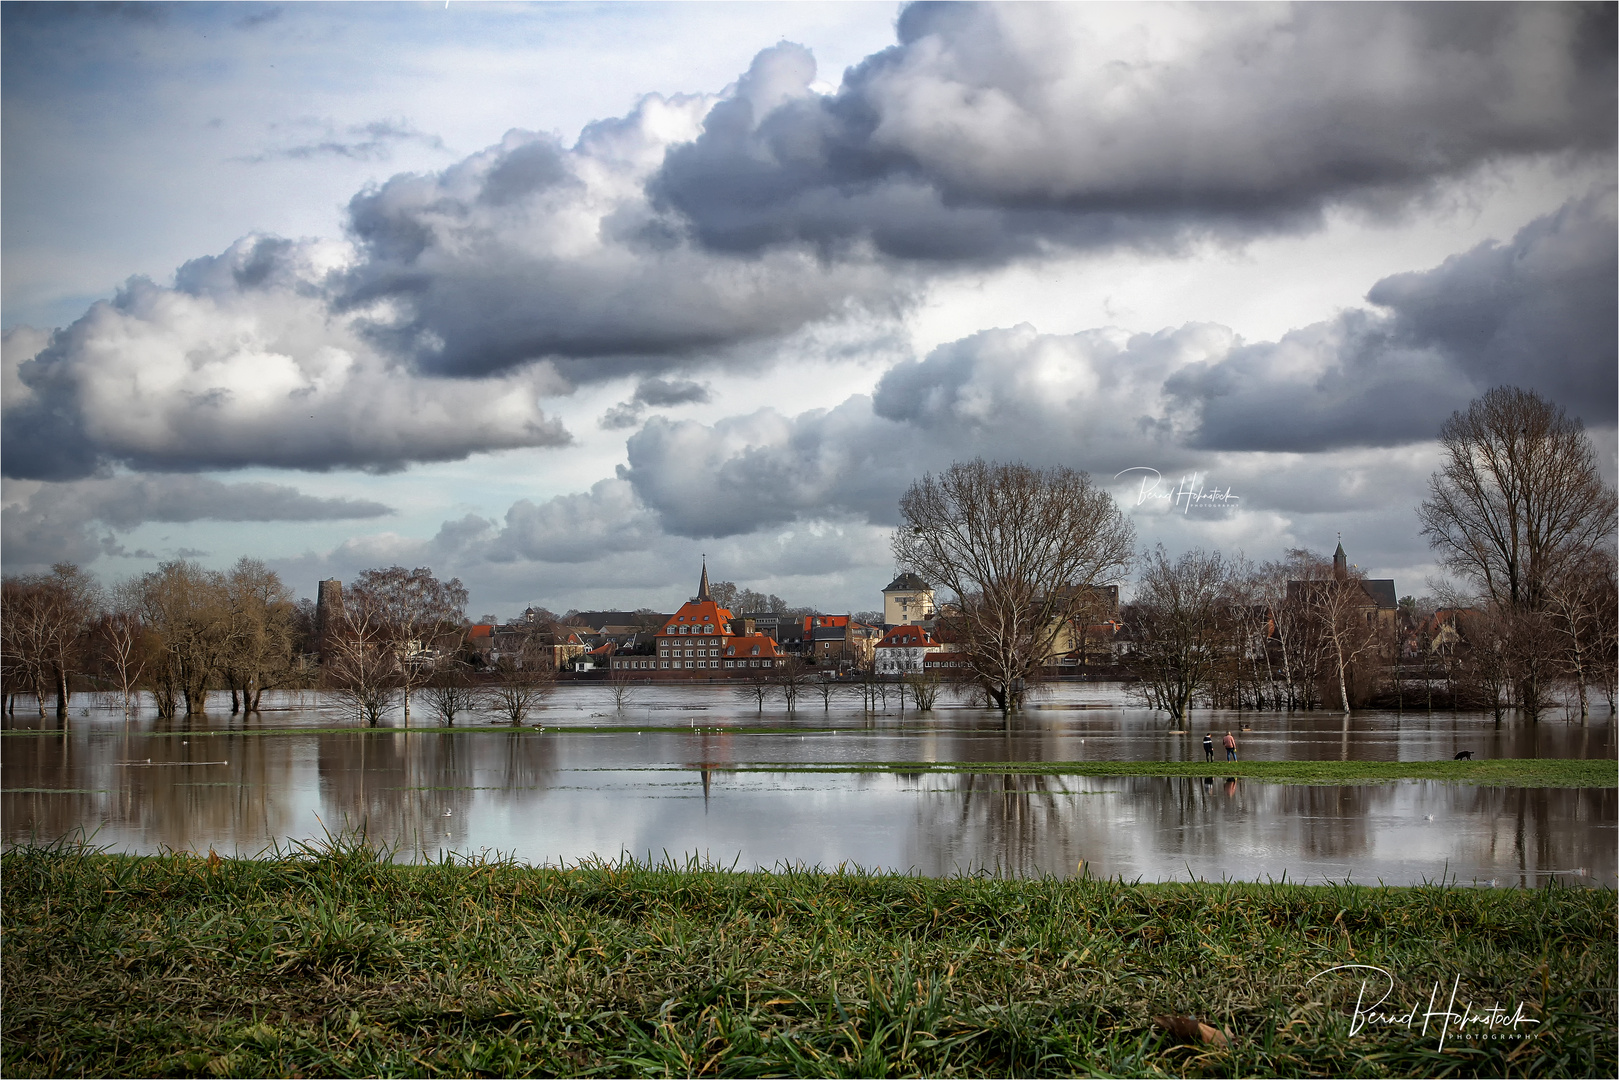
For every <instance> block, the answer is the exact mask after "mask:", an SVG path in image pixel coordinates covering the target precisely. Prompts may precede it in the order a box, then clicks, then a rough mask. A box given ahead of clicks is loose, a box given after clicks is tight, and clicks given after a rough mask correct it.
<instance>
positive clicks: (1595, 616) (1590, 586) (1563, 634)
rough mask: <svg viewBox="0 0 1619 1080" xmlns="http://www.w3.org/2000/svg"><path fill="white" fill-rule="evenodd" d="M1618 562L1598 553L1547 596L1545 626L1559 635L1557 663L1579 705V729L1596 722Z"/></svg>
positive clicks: (1569, 571)
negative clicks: (1594, 702)
mask: <svg viewBox="0 0 1619 1080" xmlns="http://www.w3.org/2000/svg"><path fill="white" fill-rule="evenodd" d="M1614 565H1615V560H1614V556H1613V555H1612V553H1610V552H1607V551H1598V552H1594V553H1592V554H1591V556H1590V557H1588V558H1587V559H1586V560H1585V561H1584V562H1581V563H1578V564H1576V565H1574V566H1571V567H1569V568H1568V569H1567V570H1566V571H1565V572H1564V573H1563V574H1562V575H1561V576H1560V577H1559V578H1558V579H1557V580H1556V581H1554V582H1552V583H1551V585H1550V586H1549V587H1548V588H1547V590H1546V624H1547V629H1548V631H1549V632H1550V633H1551V634H1553V635H1555V636H1556V638H1557V644H1558V646H1559V648H1558V650H1557V660H1558V663H1559V665H1560V666H1561V667H1562V669H1563V671H1564V672H1565V674H1566V675H1567V676H1568V679H1569V681H1570V682H1571V683H1573V684H1574V691H1575V697H1576V700H1577V701H1578V702H1579V709H1580V723H1582V724H1584V723H1586V722H1588V721H1589V720H1590V717H1591V702H1590V691H1589V687H1590V684H1591V683H1592V682H1593V681H1598V680H1600V679H1601V678H1602V677H1603V674H1604V672H1603V656H1602V651H1603V646H1604V638H1605V637H1606V636H1607V635H1606V633H1605V631H1606V626H1607V624H1610V623H1611V622H1612V621H1613V618H1614V615H1613V586H1612V582H1613V580H1614Z"/></svg>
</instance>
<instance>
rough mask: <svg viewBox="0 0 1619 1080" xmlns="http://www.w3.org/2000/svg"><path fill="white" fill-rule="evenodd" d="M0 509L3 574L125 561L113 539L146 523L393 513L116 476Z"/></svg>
mask: <svg viewBox="0 0 1619 1080" xmlns="http://www.w3.org/2000/svg"><path fill="white" fill-rule="evenodd" d="M4 504H5V505H4V511H3V529H4V545H5V552H6V566H7V567H8V569H9V568H14V567H21V566H45V565H49V564H50V563H53V562H60V561H61V560H63V559H69V560H73V561H80V562H87V561H89V560H91V559H94V558H96V557H97V555H100V554H108V555H125V554H127V552H125V551H124V549H123V547H122V545H120V544H118V543H117V542H116V541H114V540H113V539H112V533H113V532H127V531H128V530H130V529H133V528H135V527H136V526H138V525H141V524H143V523H145V522H172V523H186V522H193V521H238V522H250V521H348V520H358V519H367V518H377V517H383V516H385V515H388V514H392V513H393V510H392V508H390V507H387V506H384V505H383V504H382V503H379V502H374V501H372V500H370V499H346V498H321V497H318V496H314V495H306V494H304V493H303V492H301V491H299V490H298V489H296V488H293V487H288V486H287V485H285V484H270V483H262V482H249V483H237V484H226V483H222V482H220V481H218V480H213V479H209V478H207V477H200V476H118V477H106V478H97V479H91V480H80V481H76V482H70V483H58V484H46V485H43V486H40V487H38V488H37V489H34V490H31V491H28V492H26V493H22V492H20V491H17V490H10V489H8V490H7V492H6V494H5V497H4ZM137 555H138V553H137Z"/></svg>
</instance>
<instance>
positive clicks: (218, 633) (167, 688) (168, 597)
mask: <svg viewBox="0 0 1619 1080" xmlns="http://www.w3.org/2000/svg"><path fill="white" fill-rule="evenodd" d="M136 588H137V589H138V590H139V593H138V594H139V597H140V605H141V618H142V620H143V621H144V622H145V623H146V625H147V626H149V627H151V629H152V631H153V632H154V633H155V634H156V635H157V639H158V642H159V644H160V646H161V647H162V650H163V661H162V663H161V664H159V665H158V668H157V670H156V671H155V672H153V692H154V694H155V696H156V697H157V699H158V711H159V712H160V713H162V714H163V715H172V714H173V713H174V711H175V708H176V706H177V704H178V701H179V700H183V701H184V702H185V710H186V714H187V715H188V716H189V715H192V714H195V713H201V712H203V711H205V709H206V707H207V699H208V689H209V687H210V686H211V685H212V683H213V680H214V677H215V675H216V674H217V673H218V672H219V671H220V669H221V668H222V667H223V666H224V664H225V662H226V656H227V652H228V650H229V647H230V637H231V611H230V600H229V597H228V596H227V594H226V589H225V575H223V574H221V573H219V572H218V571H217V570H205V569H203V568H202V567H201V566H199V565H198V564H197V563H194V562H187V561H185V560H180V559H176V560H173V561H171V562H166V563H162V564H161V565H159V566H158V568H157V569H156V570H154V571H152V572H151V573H149V574H144V575H142V576H141V578H140V580H139V582H138V584H137V586H136Z"/></svg>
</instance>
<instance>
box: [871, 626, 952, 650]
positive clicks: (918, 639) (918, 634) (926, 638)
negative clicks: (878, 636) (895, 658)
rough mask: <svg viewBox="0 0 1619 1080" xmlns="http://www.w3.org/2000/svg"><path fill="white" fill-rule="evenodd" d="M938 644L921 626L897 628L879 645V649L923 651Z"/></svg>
mask: <svg viewBox="0 0 1619 1080" xmlns="http://www.w3.org/2000/svg"><path fill="white" fill-rule="evenodd" d="M935 644H937V643H936V642H935V641H934V640H933V638H932V637H931V636H930V635H929V634H928V632H927V631H926V630H924V629H922V628H921V627H920V626H913V625H909V624H907V625H905V626H896V627H894V629H892V630H890V631H889V632H888V633H887V635H886V636H884V638H883V639H882V640H881V641H879V642H878V643H877V647H878V648H879V649H921V648H927V647H931V646H933V645H935Z"/></svg>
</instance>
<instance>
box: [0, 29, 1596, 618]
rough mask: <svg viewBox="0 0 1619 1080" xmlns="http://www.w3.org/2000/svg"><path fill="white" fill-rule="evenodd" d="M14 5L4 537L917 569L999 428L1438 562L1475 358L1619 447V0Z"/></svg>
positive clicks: (820, 593) (488, 590)
mask: <svg viewBox="0 0 1619 1080" xmlns="http://www.w3.org/2000/svg"><path fill="white" fill-rule="evenodd" d="M3 20H4V25H3V31H4V34H3V68H0V78H3V98H0V105H3V109H4V146H3V159H0V160H3V168H4V175H3V185H4V187H3V190H4V201H3V232H0V237H3V271H4V282H3V288H4V291H3V298H0V299H3V308H0V312H3V319H4V327H5V345H4V383H3V409H4V415H3V425H0V443H3V445H0V453H3V457H0V464H3V471H4V482H3V485H4V486H3V501H4V516H3V521H4V546H3V556H4V564H5V569H6V571H7V572H8V573H16V572H29V571H33V570H36V569H39V568H41V567H43V566H46V565H48V564H50V563H52V562H54V561H58V560H61V559H71V560H74V561H78V562H80V563H83V564H86V565H88V566H90V567H91V568H92V569H93V570H95V571H96V573H98V574H99V575H101V576H102V577H103V578H104V579H109V580H110V579H116V578H121V577H125V576H128V575H131V574H137V573H141V572H144V571H146V570H149V569H151V568H153V567H154V566H155V565H156V564H157V562H158V561H160V560H163V559H169V558H175V557H187V558H196V559H198V560H200V561H202V562H203V563H205V564H208V565H225V564H228V563H230V562H232V561H234V560H235V559H236V558H237V557H239V556H241V555H252V556H255V557H258V558H263V559H265V560H267V561H268V562H270V563H271V565H273V566H275V567H276V568H277V569H279V570H281V571H282V573H283V574H284V575H286V577H287V578H288V580H289V581H290V582H291V583H292V584H293V585H294V586H295V587H296V588H297V589H298V590H299V592H300V593H302V594H305V595H312V594H313V591H314V583H315V582H316V581H317V580H318V579H319V578H322V577H329V576H336V577H341V578H347V577H351V576H352V575H353V574H355V573H356V572H357V571H359V570H362V569H364V568H366V567H370V566H377V565H386V564H390V563H396V562H397V563H402V564H405V565H407V566H416V565H427V566H431V567H433V569H434V570H435V571H437V572H438V573H439V574H440V575H441V576H449V575H457V576H459V577H461V578H462V579H463V581H465V582H466V583H467V585H468V587H469V588H470V590H471V593H472V606H473V608H474V613H475V614H479V613H483V612H493V613H496V614H499V615H501V616H507V615H511V614H515V613H516V612H518V611H520V610H521V609H522V607H523V606H524V605H525V604H527V603H543V604H545V605H547V606H549V607H552V608H554V609H557V610H564V609H566V608H569V607H617V606H623V607H637V606H642V605H646V606H653V607H661V608H664V609H669V608H670V607H671V606H672V605H675V604H677V603H679V602H680V601H681V600H683V599H684V598H685V597H686V596H688V595H689V594H690V593H691V591H692V589H693V585H694V581H695V577H696V570H697V565H698V560H699V558H700V556H701V555H702V554H704V553H706V554H707V556H708V559H709V564H710V567H711V570H712V571H713V573H714V574H715V576H716V577H719V578H729V579H731V580H735V581H736V582H738V583H739V584H742V585H747V586H751V587H753V588H756V589H759V590H761V591H766V592H775V593H778V594H780V595H782V596H784V597H786V598H788V599H789V600H791V601H793V602H795V603H804V604H816V605H819V606H820V607H821V608H823V609H824V610H848V609H861V608H872V607H877V606H880V604H879V601H880V596H879V591H880V590H881V588H882V586H883V585H884V584H886V582H887V581H888V580H889V578H890V577H891V575H892V571H893V566H892V563H891V561H890V557H889V554H888V543H887V535H888V530H889V529H890V528H891V527H892V525H893V523H894V520H895V515H896V503H897V500H898V498H899V495H900V494H901V493H902V492H903V491H904V489H905V488H906V486H907V485H909V484H910V482H911V481H912V480H913V479H915V478H916V477H918V476H920V475H921V474H923V473H924V472H926V471H928V470H937V469H940V468H942V467H945V466H948V465H949V463H950V462H951V461H953V460H958V459H963V458H969V457H973V456H978V455H982V456H985V457H989V458H996V459H1003V460H1005V459H1021V460H1024V461H1029V462H1033V463H1037V464H1063V465H1069V466H1073V467H1076V468H1081V469H1085V470H1087V471H1089V472H1090V473H1091V474H1092V475H1093V477H1095V478H1097V479H1098V481H1100V482H1103V483H1105V484H1106V485H1107V486H1108V487H1109V488H1110V489H1111V490H1113V491H1114V492H1115V494H1116V496H1117V497H1118V499H1119V501H1120V503H1121V505H1122V506H1124V507H1125V508H1126V510H1127V511H1128V512H1129V513H1130V514H1131V515H1132V517H1134V519H1135V521H1136V524H1137V528H1138V531H1139V534H1140V536H1141V538H1142V541H1143V543H1152V542H1159V541H1162V542H1163V543H1165V544H1167V545H1168V546H1170V547H1171V548H1174V549H1180V548H1185V547H1190V546H1193V545H1202V546H1218V547H1220V548H1222V549H1227V550H1231V549H1237V548H1240V549H1242V550H1243V551H1245V552H1246V553H1247V554H1248V555H1249V556H1250V557H1253V558H1256V559H1265V558H1271V557H1275V556H1278V555H1280V554H1281V553H1282V551H1283V550H1284V549H1285V548H1288V547H1293V546H1308V547H1314V548H1317V549H1322V550H1330V549H1331V548H1332V546H1333V544H1334V542H1335V539H1336V537H1337V535H1338V534H1339V533H1341V534H1342V536H1343V542H1344V546H1345V547H1346V548H1347V549H1348V550H1349V552H1350V554H1351V557H1352V558H1353V560H1354V561H1355V562H1357V563H1358V564H1360V565H1361V566H1363V567H1365V568H1366V569H1368V570H1369V571H1371V572H1373V573H1374V574H1375V575H1377V576H1393V577H1394V578H1395V579H1396V582H1397V585H1398V587H1399V590H1400V592H1401V593H1407V592H1417V593H1420V592H1422V591H1424V588H1423V582H1424V579H1425V578H1427V577H1430V576H1432V575H1433V574H1434V568H1433V565H1432V562H1431V558H1430V555H1429V552H1428V549H1427V548H1426V546H1425V544H1424V543H1423V542H1422V540H1421V538H1420V537H1419V536H1418V535H1417V525H1416V520H1415V516H1414V513H1413V508H1414V506H1415V504H1416V503H1417V502H1418V501H1419V500H1420V499H1421V497H1422V495H1423V492H1424V490H1425V486H1426V483H1427V478H1428V476H1429V474H1430V473H1431V472H1432V470H1433V469H1434V467H1435V465H1436V461H1437V459H1436V453H1435V448H1434V445H1433V441H1432V440H1433V437H1434V435H1435V433H1436V431H1437V429H1438V427H1439V425H1440V424H1441V423H1442V422H1443V421H1444V419H1445V418H1446V417H1447V416H1448V415H1449V414H1450V412H1451V411H1452V410H1454V409H1456V408H1458V407H1461V406H1464V405H1465V404H1466V403H1467V401H1468V400H1470V399H1471V398H1472V397H1474V396H1476V395H1477V394H1478V393H1480V392H1482V391H1483V390H1485V389H1487V388H1489V387H1490V386H1493V385H1497V384H1501V383H1512V384H1517V385H1521V386H1528V387H1533V388H1535V389H1537V390H1539V391H1540V392H1541V393H1543V394H1545V395H1546V396H1548V397H1550V398H1552V399H1553V400H1555V401H1557V402H1558V403H1560V404H1562V405H1564V406H1566V407H1567V408H1568V409H1569V411H1570V412H1571V413H1573V414H1574V415H1577V416H1579V417H1581V418H1582V419H1583V420H1584V421H1585V423H1586V424H1587V426H1588V427H1589V428H1590V429H1591V431H1592V433H1593V435H1594V437H1595V440H1596V443H1597V445H1598V448H1599V453H1600V455H1601V457H1602V460H1603V462H1604V467H1605V468H1606V469H1607V471H1608V473H1609V476H1610V479H1611V478H1612V475H1613V469H1614V441H1615V436H1614V432H1615V421H1616V416H1615V412H1616V406H1615V401H1616V385H1615V383H1616V374H1615V373H1616V369H1619V362H1616V342H1615V336H1616V335H1615V323H1616V310H1615V309H1616V304H1615V294H1616V289H1619V276H1616V246H1619V245H1616V228H1615V201H1616V197H1615V183H1616V180H1615V147H1614V133H1615V124H1616V110H1615V14H1614V8H1613V7H1612V6H1601V7H1584V6H1578V5H1565V4H1557V5H1529V6H1524V7H1517V6H1512V5H1494V4H1492V5H1486V6H1480V7H1471V6H1458V5H1437V4H1436V5H1418V6H1415V7H1393V6H1383V5H1375V4H1354V5H1343V6H1339V5H1328V4H1308V5H1304V6H1301V7H1285V6H1265V7H1246V6H1239V5H1234V4H1217V5H1209V6H1189V7H1182V6H1173V5H1156V4H1155V5H1143V6H1135V5H1130V4H1101V5H1094V6H1092V5H1078V6H1066V5H1056V4H1041V5H1034V6H1019V5H1010V4H1007V5H993V6H988V7H975V6H970V5H946V6H929V5H914V6H909V7H896V6H893V5H888V4H833V5H824V6H823V5H814V4H811V5H793V4H770V5H763V4H760V5H713V6H710V5H705V4H675V5H644V6H643V5H636V4H608V5H594V4H582V3H581V4H563V5H539V6H532V7H529V6H519V5H500V6H491V7H485V6H480V5H475V4H463V3H460V2H455V3H452V4H449V5H445V4H442V3H429V4H425V5H412V4H387V3H379V4H357V5H345V4H319V5H288V6H285V7H280V6H275V5H254V4H231V5H223V6H213V5H208V4H186V5H181V6H176V7H169V6H163V5H136V6H125V7H112V6H95V7H89V6H86V7H77V6H69V5H31V4H6V5H4V7H3ZM1127 470H1128V471H1127ZM1149 470H1150V471H1149ZM1121 473H1122V475H1119V474H1121ZM1154 475H1160V476H1161V477H1162V480H1161V481H1160V486H1159V487H1158V488H1157V490H1156V491H1152V490H1148V489H1150V487H1151V481H1150V479H1145V480H1144V478H1150V477H1152V476H1154ZM1183 480H1185V481H1187V482H1189V483H1190V485H1192V486H1200V487H1201V489H1202V490H1203V491H1204V492H1206V493H1212V492H1215V491H1219V492H1222V493H1226V494H1228V495H1229V496H1230V498H1229V499H1227V500H1224V501H1222V502H1220V503H1219V504H1218V505H1215V504H1204V505H1199V506H1195V507H1188V506H1187V505H1186V503H1185V501H1180V502H1179V504H1178V505H1177V500H1175V499H1173V498H1163V497H1156V496H1163V495H1166V494H1169V493H1171V492H1172V491H1173V490H1179V488H1180V487H1181V486H1182V484H1183Z"/></svg>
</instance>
